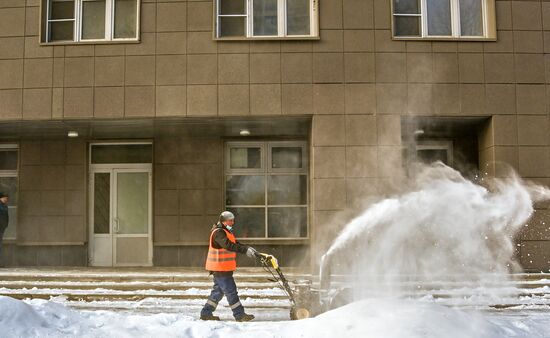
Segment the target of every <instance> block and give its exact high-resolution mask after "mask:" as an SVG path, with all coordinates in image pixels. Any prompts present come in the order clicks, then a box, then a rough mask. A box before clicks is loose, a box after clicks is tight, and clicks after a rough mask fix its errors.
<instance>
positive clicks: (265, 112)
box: [0, 0, 550, 239]
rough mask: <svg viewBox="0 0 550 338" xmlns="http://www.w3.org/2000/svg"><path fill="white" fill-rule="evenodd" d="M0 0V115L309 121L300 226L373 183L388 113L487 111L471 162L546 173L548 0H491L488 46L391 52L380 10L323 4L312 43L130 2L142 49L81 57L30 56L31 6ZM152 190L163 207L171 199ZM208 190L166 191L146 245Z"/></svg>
mask: <svg viewBox="0 0 550 338" xmlns="http://www.w3.org/2000/svg"><path fill="white" fill-rule="evenodd" d="M0 2H1V3H0V74H1V75H0V119H4V120H14V119H15V120H17V119H25V120H41V119H60V118H65V119H73V118H134V117H155V116H158V117H161V116H162V117H164V116H181V117H185V116H189V117H203V116H204V117H211V116H247V115H253V116H278V115H313V116H314V118H313V135H312V139H313V141H312V142H313V144H312V146H313V149H312V154H313V163H312V175H313V179H312V189H313V193H312V200H313V202H312V207H313V210H314V212H313V213H314V215H313V219H314V225H315V226H319V227H321V226H322V224H321V223H317V221H315V220H316V219H319V217H320V216H319V215H321V214H324V213H334V212H337V211H341V210H344V209H346V208H350V207H352V206H356V205H358V204H357V203H360V202H357V200H360V199H361V198H359V196H361V194H366V195H371V194H376V193H377V192H379V191H380V189H382V188H380V187H382V186H384V187H385V186H387V183H388V180H387V179H386V178H387V177H389V176H391V173H392V169H393V168H395V167H396V166H399V162H400V150H399V149H400V145H399V140H400V130H399V128H398V125H399V123H398V121H399V116H401V115H406V114H416V115H428V116H455V117H456V116H486V117H490V116H492V119H491V121H490V122H489V123H488V125H487V126H486V129H485V132H484V133H482V139H483V140H484V141H483V142H480V159H481V160H480V162H481V163H480V164H481V165H480V166H481V167H482V168H487V170H488V172H490V173H491V174H494V175H497V176H501V175H503V174H504V173H505V172H506V167H507V166H508V165H509V166H511V167H512V168H514V169H516V170H518V171H519V173H520V174H521V175H522V176H524V177H526V178H529V179H533V180H537V181H542V182H547V180H548V178H549V177H550V136H549V135H550V132H549V131H550V121H549V120H550V116H549V109H548V102H550V101H549V99H550V89H549V88H548V86H547V84H548V83H550V55H547V54H545V53H547V52H548V51H549V50H550V49H549V47H548V46H550V43H548V42H549V39H550V2H547V1H538V0H533V1H529V0H526V1H501V0H497V1H496V9H497V28H498V41H496V42H429V41H426V42H423V41H409V42H405V41H393V40H391V33H390V25H391V22H390V9H389V1H388V0H330V1H323V2H322V3H321V5H320V29H321V31H320V34H321V39H320V40H319V41H250V42H249V41H242V42H238V41H235V42H216V41H213V40H212V32H211V29H212V1H211V0H188V1H185V0H181V1H178V0H170V1H168V0H142V18H141V20H142V22H141V43H139V44H120V45H117V44H113V45H96V46H94V45H81V46H74V45H72V46H69V45H68V46H39V45H38V26H39V20H38V15H39V11H38V7H37V5H38V1H25V0H3V1H0ZM161 144H162V142H161ZM325 159H338V160H339V161H341V163H335V162H336V161H327V160H325ZM504 163H506V164H504ZM204 165H206V163H192V164H191V163H190V164H187V163H183V162H179V160H178V161H175V162H167V163H161V164H158V165H157V167H156V168H155V169H156V170H157V172H160V173H166V175H176V174H175V172H180V171H182V170H187V171H189V174H190V175H193V173H194V172H195V171H196V172H199V171H200V169H198V168H199V167H201V166H204ZM197 166H198V167H197ZM164 179H165V178H162V177H160V178H159V177H158V176H157V191H156V193H157V194H158V197H157V198H159V199H161V200H163V201H164V200H169V199H171V197H170V196H172V195H170V194H174V193H175V192H168V191H164V190H171V189H172V188H169V186H165V187H163V186H162V183H163V180H164ZM373 187H376V189H375V188H373ZM187 189H190V190H193V189H194V190H198V191H193V192H189V195H185V197H183V196H181V191H183V190H187ZM210 189H214V190H215V189H220V188H219V187H210V188H206V187H195V188H193V187H179V188H178V189H177V194H176V195H177V196H178V201H180V202H181V203H180V202H178V204H177V206H178V212H177V213H175V211H174V210H175V208H176V206H175V205H171V204H167V205H166V206H163V208H168V207H169V206H170V205H171V209H170V208H168V210H164V209H160V212H161V213H162V214H158V215H157V216H156V217H157V219H156V220H155V224H156V227H157V228H158V229H165V230H163V231H160V230H157V231H158V233H157V234H156V238H160V239H161V238H162V236H165V237H169V238H175V237H177V236H180V237H178V238H181V236H183V235H182V234H179V233H177V234H176V232H175V230H174V227H175V224H192V223H194V222H198V221H199V218H198V217H202V218H204V217H206V216H207V215H209V214H208V212H207V211H205V210H203V211H202V213H201V215H187V214H185V213H182V211H180V208H181V209H182V210H189V209H190V208H191V206H192V205H193V203H195V201H196V200H199V199H203V200H205V199H207V198H211V196H210V195H208V194H207V192H208V191H209V190H210ZM199 191H201V192H199ZM172 198H173V196H172ZM184 201H185V202H184ZM182 203H183V205H182ZM185 212H187V211H185ZM325 216H326V215H324V216H322V217H321V218H322V219H327V217H325ZM164 231H165V232H164ZM174 236H175V237H174ZM530 238H531V237H530Z"/></svg>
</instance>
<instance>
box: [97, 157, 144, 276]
mask: <svg viewBox="0 0 550 338" xmlns="http://www.w3.org/2000/svg"><path fill="white" fill-rule="evenodd" d="M90 180H91V182H90V186H91V188H92V189H91V195H92V196H91V198H90V200H91V213H90V214H91V215H90V217H91V223H90V224H91V228H92V229H91V238H90V242H91V243H90V258H91V259H90V263H91V265H92V266H150V265H152V236H151V233H152V194H151V191H152V189H151V188H152V171H151V167H150V165H145V166H144V167H143V168H137V167H136V166H134V168H110V169H108V168H101V169H95V170H93V172H92V173H91V175H90Z"/></svg>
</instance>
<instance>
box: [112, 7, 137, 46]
mask: <svg viewBox="0 0 550 338" xmlns="http://www.w3.org/2000/svg"><path fill="white" fill-rule="evenodd" d="M136 4H137V2H136V0H116V2H115V30H114V38H115V39H131V38H135V37H136V13H137V9H136Z"/></svg>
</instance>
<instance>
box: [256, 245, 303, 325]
mask: <svg viewBox="0 0 550 338" xmlns="http://www.w3.org/2000/svg"><path fill="white" fill-rule="evenodd" d="M258 259H259V260H260V263H261V264H262V266H263V268H264V270H266V271H267V272H269V273H270V274H271V276H273V278H272V279H271V278H270V279H269V280H270V281H272V282H276V283H278V284H279V286H280V287H281V289H283V291H284V292H285V293H286V294H287V296H288V299H289V300H290V319H292V320H296V319H305V318H309V317H310V311H309V310H308V309H307V308H306V307H304V306H302V304H308V303H309V299H304V296H301V295H302V294H306V292H300V291H302V290H301V289H309V287H310V286H309V285H298V286H297V288H298V289H297V290H293V289H292V288H291V287H290V285H289V283H288V280H287V279H286V277H285V275H284V274H283V272H282V271H281V268H280V267H279V262H278V261H277V258H275V257H274V256H272V255H269V254H265V253H259V254H258ZM296 293H298V295H300V296H298V297H296Z"/></svg>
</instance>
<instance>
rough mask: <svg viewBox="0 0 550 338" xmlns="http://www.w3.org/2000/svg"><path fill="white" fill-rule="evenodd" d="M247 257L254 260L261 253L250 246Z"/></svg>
mask: <svg viewBox="0 0 550 338" xmlns="http://www.w3.org/2000/svg"><path fill="white" fill-rule="evenodd" d="M246 255H247V256H248V257H250V258H254V257H257V256H258V255H259V252H258V251H257V250H256V249H254V248H253V247H251V246H249V247H248V249H246Z"/></svg>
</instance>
